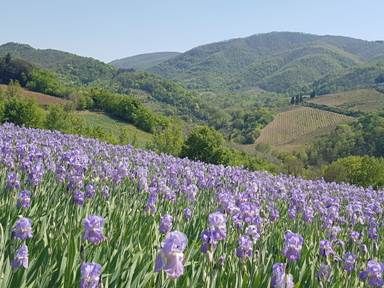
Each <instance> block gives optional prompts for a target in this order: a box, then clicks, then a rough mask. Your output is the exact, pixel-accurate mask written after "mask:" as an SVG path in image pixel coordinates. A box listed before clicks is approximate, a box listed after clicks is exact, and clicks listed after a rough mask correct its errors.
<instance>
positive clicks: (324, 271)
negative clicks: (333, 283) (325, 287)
mask: <svg viewBox="0 0 384 288" xmlns="http://www.w3.org/2000/svg"><path fill="white" fill-rule="evenodd" d="M331 276H332V269H331V266H329V265H327V264H321V265H320V267H319V271H318V272H317V278H319V281H320V282H328V281H330V280H331Z"/></svg>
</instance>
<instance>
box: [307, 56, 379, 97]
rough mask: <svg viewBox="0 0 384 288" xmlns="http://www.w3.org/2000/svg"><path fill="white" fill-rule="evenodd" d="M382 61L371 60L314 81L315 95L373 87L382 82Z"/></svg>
mask: <svg viewBox="0 0 384 288" xmlns="http://www.w3.org/2000/svg"><path fill="white" fill-rule="evenodd" d="M383 77H384V62H383V61H381V59H380V60H376V59H375V60H374V61H371V62H370V63H368V64H364V65H360V66H358V67H353V68H350V69H347V70H345V71H343V72H341V73H338V74H329V75H327V76H325V77H323V78H321V79H319V80H318V81H316V82H315V83H314V85H313V86H314V92H315V94H316V95H324V94H329V93H335V92H339V91H348V90H353V89H358V88H367V87H373V86H375V85H377V84H379V82H384V80H382V79H384V78H383Z"/></svg>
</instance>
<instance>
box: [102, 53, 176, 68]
mask: <svg viewBox="0 0 384 288" xmlns="http://www.w3.org/2000/svg"><path fill="white" fill-rule="evenodd" d="M179 54H180V53H179V52H155V53H146V54H140V55H135V56H130V57H126V58H122V59H117V60H114V61H112V62H110V63H109V64H111V65H112V66H114V67H116V68H119V69H135V70H145V69H148V68H150V67H153V66H156V65H158V64H160V63H163V62H165V61H167V60H169V59H171V58H173V57H176V56H177V55H179Z"/></svg>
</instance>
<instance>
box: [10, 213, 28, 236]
mask: <svg viewBox="0 0 384 288" xmlns="http://www.w3.org/2000/svg"><path fill="white" fill-rule="evenodd" d="M32 236H33V234H32V221H31V219H28V218H25V217H22V218H20V219H18V220H17V221H16V223H15V225H14V226H13V228H12V237H13V238H15V239H18V240H26V239H29V238H32Z"/></svg>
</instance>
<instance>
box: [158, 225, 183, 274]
mask: <svg viewBox="0 0 384 288" xmlns="http://www.w3.org/2000/svg"><path fill="white" fill-rule="evenodd" d="M187 244H188V239H187V236H185V234H184V233H182V232H179V231H173V232H170V233H169V234H167V237H166V238H165V240H164V241H163V242H162V245H161V249H160V251H159V253H158V255H157V257H156V263H155V272H160V271H164V272H165V273H167V275H168V276H169V277H170V278H173V279H175V278H179V277H180V276H181V275H183V273H184V254H183V252H184V250H185V248H186V247H187Z"/></svg>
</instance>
